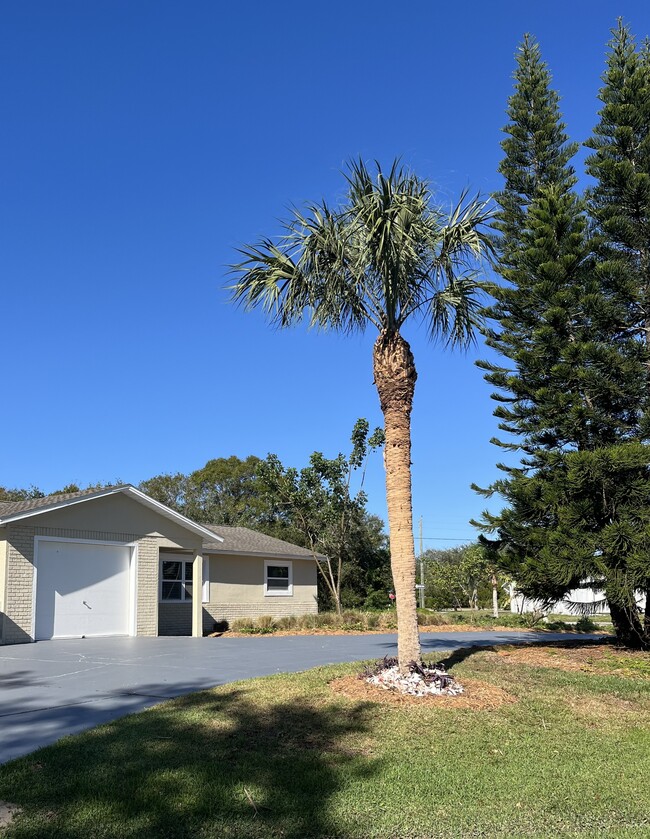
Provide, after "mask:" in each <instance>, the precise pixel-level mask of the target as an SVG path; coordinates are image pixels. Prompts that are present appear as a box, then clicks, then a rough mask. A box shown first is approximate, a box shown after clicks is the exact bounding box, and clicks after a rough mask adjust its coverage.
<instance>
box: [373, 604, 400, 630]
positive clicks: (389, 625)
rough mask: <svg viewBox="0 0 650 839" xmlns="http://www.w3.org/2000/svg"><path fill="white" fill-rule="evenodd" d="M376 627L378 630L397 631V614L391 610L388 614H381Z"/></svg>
mask: <svg viewBox="0 0 650 839" xmlns="http://www.w3.org/2000/svg"><path fill="white" fill-rule="evenodd" d="M377 625H378V627H379V629H388V630H395V629H397V612H396V611H395V610H394V609H391V610H390V611H389V612H382V613H381V614H380V615H379V621H378V624H377Z"/></svg>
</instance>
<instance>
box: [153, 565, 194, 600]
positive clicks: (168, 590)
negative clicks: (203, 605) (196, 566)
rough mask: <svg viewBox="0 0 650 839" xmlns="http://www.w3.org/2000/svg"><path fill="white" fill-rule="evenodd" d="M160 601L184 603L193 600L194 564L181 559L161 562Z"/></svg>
mask: <svg viewBox="0 0 650 839" xmlns="http://www.w3.org/2000/svg"><path fill="white" fill-rule="evenodd" d="M160 600H161V602H162V603H182V602H183V601H185V600H187V601H189V602H191V600H192V563H191V562H184V561H183V560H180V559H161V560H160Z"/></svg>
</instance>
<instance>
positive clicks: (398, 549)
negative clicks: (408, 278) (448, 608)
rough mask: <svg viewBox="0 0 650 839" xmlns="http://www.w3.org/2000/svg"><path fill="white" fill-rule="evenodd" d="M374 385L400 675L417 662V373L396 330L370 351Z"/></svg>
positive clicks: (419, 653) (418, 659)
mask: <svg viewBox="0 0 650 839" xmlns="http://www.w3.org/2000/svg"><path fill="white" fill-rule="evenodd" d="M373 366H374V374H375V385H376V386H377V393H378V394H379V403H380V405H381V410H382V413H383V415H384V432H385V435H386V443H385V448H384V462H385V466H386V504H387V507H388V529H389V534H390V562H391V571H392V574H393V583H394V585H395V598H396V606H397V657H398V659H399V667H400V670H401V671H402V673H406V672H407V671H408V666H409V664H410V663H411V662H412V661H414V662H417V663H420V662H421V660H422V655H421V652H420V634H419V631H418V616H417V603H416V595H415V545H414V542H413V507H412V501H411V408H412V406H413V394H414V392H415V380H416V378H417V373H416V371H415V364H414V363H413V354H412V352H411V348H410V347H409V345H408V343H407V341H405V340H404V338H402V336H401V335H400V334H399V333H388V334H381V335H380V336H379V337H378V338H377V341H376V342H375V347H374V352H373Z"/></svg>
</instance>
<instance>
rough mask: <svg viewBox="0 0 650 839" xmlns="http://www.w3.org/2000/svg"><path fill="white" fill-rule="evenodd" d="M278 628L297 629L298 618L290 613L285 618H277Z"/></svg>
mask: <svg viewBox="0 0 650 839" xmlns="http://www.w3.org/2000/svg"><path fill="white" fill-rule="evenodd" d="M275 622H276V624H277V627H278V629H283V630H285V631H286V630H288V629H295V628H296V627H297V626H298V618H297V617H296V616H295V615H289V616H287V617H285V618H276V620H275Z"/></svg>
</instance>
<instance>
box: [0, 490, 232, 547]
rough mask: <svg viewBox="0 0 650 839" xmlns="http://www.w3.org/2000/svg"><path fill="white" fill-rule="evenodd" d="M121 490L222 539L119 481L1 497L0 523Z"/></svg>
mask: <svg viewBox="0 0 650 839" xmlns="http://www.w3.org/2000/svg"><path fill="white" fill-rule="evenodd" d="M117 493H122V494H123V495H127V496H129V497H130V498H133V499H134V500H135V501H138V502H139V503H140V504H143V505H144V506H145V507H149V508H150V509H152V510H155V511H156V512H158V513H160V515H162V516H164V517H165V518H168V519H170V520H171V521H175V522H176V523H177V524H180V525H181V526H183V527H185V528H186V529H187V530H189V531H190V532H192V533H196V534H197V535H199V536H202V537H203V538H204V539H205V538H206V537H207V538H209V539H210V540H211V541H212V542H221V541H222V539H221V537H220V536H219V534H218V533H214V532H213V531H212V530H208V529H207V528H206V527H204V526H203V525H202V524H197V523H196V522H194V521H192V520H191V519H188V518H187V516H183V515H181V513H177V512H176V510H172V509H171V507H167V506H166V505H165V504H161V503H160V502H159V501H156V500H155V499H153V498H150V497H149V496H148V495H145V494H144V492H140V490H139V489H136V488H135V487H134V486H131V484H121V485H120V486H112V487H105V488H104V489H85V490H81V491H80V492H68V493H65V494H62V495H46V496H45V498H28V499H26V500H25V501H0V525H4V524H8V523H9V522H13V521H19V520H20V519H27V518H32V517H33V516H38V515H41V514H42V513H49V512H50V511H52V510H59V509H61V508H63V507H71V506H73V505H75V504H82V503H84V502H86V501H92V500H94V499H96V498H104V497H106V496H108V495H116V494H117Z"/></svg>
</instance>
